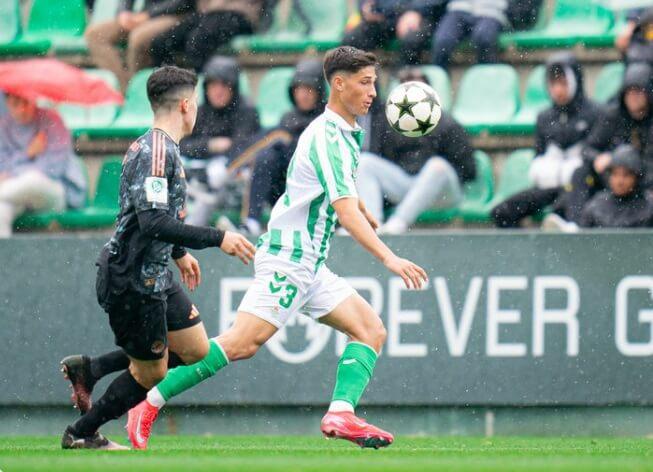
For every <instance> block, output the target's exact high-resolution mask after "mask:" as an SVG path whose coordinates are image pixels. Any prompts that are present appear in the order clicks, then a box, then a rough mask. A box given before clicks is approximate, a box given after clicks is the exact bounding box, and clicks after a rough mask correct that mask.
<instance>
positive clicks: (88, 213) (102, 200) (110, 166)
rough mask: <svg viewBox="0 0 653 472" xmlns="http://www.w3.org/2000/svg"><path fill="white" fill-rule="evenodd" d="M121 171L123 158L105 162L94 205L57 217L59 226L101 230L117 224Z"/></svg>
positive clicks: (110, 159) (99, 178)
mask: <svg viewBox="0 0 653 472" xmlns="http://www.w3.org/2000/svg"><path fill="white" fill-rule="evenodd" d="M121 171H122V159H121V158H119V157H112V158H108V159H107V160H105V161H104V163H103V164H102V169H101V170H100V176H99V177H98V182H97V187H96V189H95V198H94V199H93V204H92V205H91V206H89V207H86V208H82V209H79V210H71V211H67V212H66V213H64V214H62V215H60V216H59V217H57V221H58V222H59V224H60V225H61V226H62V227H63V228H66V229H76V228H77V229H90V228H101V227H106V226H112V225H113V224H115V222H116V216H117V215H118V211H119V207H120V203H119V199H120V193H119V192H120V173H121Z"/></svg>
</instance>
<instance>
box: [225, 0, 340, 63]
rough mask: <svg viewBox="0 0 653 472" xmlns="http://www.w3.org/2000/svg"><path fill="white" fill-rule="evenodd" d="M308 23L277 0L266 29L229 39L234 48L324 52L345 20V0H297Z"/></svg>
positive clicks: (336, 38) (335, 42) (333, 43)
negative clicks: (271, 20)
mask: <svg viewBox="0 0 653 472" xmlns="http://www.w3.org/2000/svg"><path fill="white" fill-rule="evenodd" d="M299 3H300V5H301V7H302V9H303V11H304V13H305V14H306V16H307V18H308V20H309V21H310V23H311V31H310V33H308V34H306V25H305V24H304V23H303V22H302V21H301V19H300V18H299V17H298V16H297V14H296V13H295V11H294V10H293V9H289V7H288V5H289V4H292V2H278V6H277V7H276V9H275V11H274V13H273V14H274V19H273V22H272V25H271V26H270V29H269V30H268V31H266V32H265V33H263V34H258V35H252V36H240V37H238V38H236V39H234V41H232V46H233V48H234V49H236V50H237V51H242V52H245V51H250V52H285V53H293V52H295V53H296V52H302V51H305V50H307V49H316V50H319V51H324V50H327V49H330V48H332V47H335V46H338V45H339V44H340V40H341V38H342V34H343V31H344V27H345V23H346V21H347V13H348V8H347V0H330V1H328V2H327V1H324V0H299Z"/></svg>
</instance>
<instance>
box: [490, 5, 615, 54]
mask: <svg viewBox="0 0 653 472" xmlns="http://www.w3.org/2000/svg"><path fill="white" fill-rule="evenodd" d="M613 25H614V15H613V13H612V12H611V11H610V10H608V9H606V8H605V7H604V6H601V5H598V4H597V3H596V2H592V1H589V0H557V1H556V5H555V8H554V11H553V15H552V16H551V19H550V20H549V21H548V23H546V24H545V25H544V26H543V27H541V28H536V29H533V30H530V31H520V32H517V33H509V34H505V35H502V37H501V41H500V42H501V45H502V46H504V47H508V46H515V47H517V48H528V49H537V48H558V47H569V46H572V45H574V44H577V43H584V42H591V41H603V40H605V37H607V36H606V35H608V34H609V33H610V30H611V28H612V26H613Z"/></svg>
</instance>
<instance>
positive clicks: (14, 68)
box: [0, 59, 123, 105]
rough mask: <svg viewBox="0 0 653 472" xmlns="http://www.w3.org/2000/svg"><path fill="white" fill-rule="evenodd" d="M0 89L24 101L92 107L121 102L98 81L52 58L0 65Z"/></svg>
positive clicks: (100, 80) (2, 63) (8, 62)
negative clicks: (24, 99) (46, 101)
mask: <svg viewBox="0 0 653 472" xmlns="http://www.w3.org/2000/svg"><path fill="white" fill-rule="evenodd" d="M0 90H3V91H5V92H6V93H8V94H11V95H17V96H19V97H23V98H26V99H28V100H34V101H36V100H39V99H46V100H50V101H53V102H67V103H79V104H83V105H96V104H101V103H122V102H123V98H122V95H121V94H120V92H117V91H116V90H113V89H112V88H111V87H109V86H108V85H107V83H106V82H104V81H103V80H102V79H100V78H97V77H93V76H92V75H89V74H87V73H85V72H84V71H83V70H82V69H79V68H77V67H74V66H71V65H68V64H66V63H64V62H61V61H58V60H56V59H29V60H26V61H7V62H0Z"/></svg>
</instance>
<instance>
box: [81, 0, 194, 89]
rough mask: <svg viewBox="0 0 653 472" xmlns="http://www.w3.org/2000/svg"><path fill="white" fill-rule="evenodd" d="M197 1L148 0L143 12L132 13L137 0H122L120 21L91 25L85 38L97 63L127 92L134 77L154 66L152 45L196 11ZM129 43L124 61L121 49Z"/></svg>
mask: <svg viewBox="0 0 653 472" xmlns="http://www.w3.org/2000/svg"><path fill="white" fill-rule="evenodd" d="M193 3H194V2H193V0H145V8H144V9H143V11H140V12H134V11H132V9H133V5H134V0H121V2H120V7H119V10H118V15H117V16H116V18H114V19H112V20H108V21H104V22H101V23H97V24H95V25H90V26H89V27H88V28H87V29H86V32H85V33H84V36H85V38H86V43H87V44H88V50H89V53H90V55H91V59H92V61H93V63H94V64H95V65H96V66H97V67H99V68H101V69H108V70H110V71H111V72H113V73H114V74H115V75H116V77H117V78H118V80H119V81H120V86H121V87H122V89H123V90H125V89H126V88H127V83H128V82H129V79H130V78H131V76H132V75H134V74H135V73H136V72H137V71H138V70H140V69H143V68H145V67H149V66H151V65H152V59H151V56H150V46H151V44H152V40H153V39H154V37H156V36H157V35H159V34H161V33H163V32H164V31H167V30H169V29H170V28H172V27H173V26H175V25H177V24H178V23H179V21H180V20H181V18H182V17H183V15H184V14H185V13H188V12H189V11H191V10H192V8H193ZM124 43H127V50H126V54H125V59H126V61H125V62H123V60H122V55H121V46H122V45H123V44H124Z"/></svg>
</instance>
